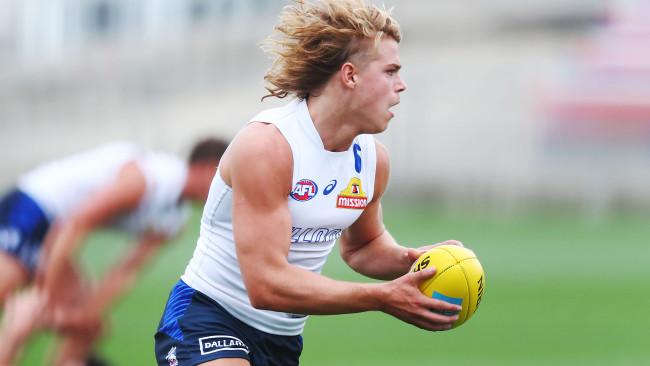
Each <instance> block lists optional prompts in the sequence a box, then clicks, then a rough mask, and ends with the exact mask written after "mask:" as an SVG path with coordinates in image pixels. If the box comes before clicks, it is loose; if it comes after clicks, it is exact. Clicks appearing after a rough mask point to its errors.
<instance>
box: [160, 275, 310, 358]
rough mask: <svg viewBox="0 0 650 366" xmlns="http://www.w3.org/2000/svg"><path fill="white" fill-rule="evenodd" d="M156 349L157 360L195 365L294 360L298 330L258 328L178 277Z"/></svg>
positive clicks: (297, 351) (298, 348)
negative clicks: (280, 332)
mask: <svg viewBox="0 0 650 366" xmlns="http://www.w3.org/2000/svg"><path fill="white" fill-rule="evenodd" d="M155 352H156V360H157V361H158V365H159V366H194V365H198V364H201V363H204V362H208V361H211V360H216V359H219V358H243V359H246V360H248V361H249V362H250V363H251V365H252V366H294V365H296V366H297V365H298V360H299V358H300V353H301V352H302V336H300V335H297V336H282V335H275V334H269V333H265V332H262V331H260V330H257V329H255V328H253V327H251V326H249V325H247V324H245V323H243V322H242V321H241V320H239V319H237V318H235V317H233V316H232V315H230V313H228V312H227V311H226V310H225V309H224V308H223V307H222V306H221V305H219V304H218V303H217V302H216V301H214V300H212V299H211V298H209V297H208V296H206V295H204V294H203V293H201V292H199V291H196V290H195V289H193V288H191V287H190V286H188V285H187V284H186V283H185V282H183V281H182V280H181V281H178V283H177V284H176V286H174V288H173V289H172V291H171V293H170V294H169V299H168V300H167V305H166V306H165V311H164V313H163V315H162V319H161V320H160V324H159V326H158V331H157V332H156V335H155Z"/></svg>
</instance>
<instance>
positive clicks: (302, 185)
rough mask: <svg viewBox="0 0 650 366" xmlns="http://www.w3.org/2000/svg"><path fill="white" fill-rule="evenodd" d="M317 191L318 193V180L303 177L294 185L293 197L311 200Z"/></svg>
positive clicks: (298, 199) (301, 200)
mask: <svg viewBox="0 0 650 366" xmlns="http://www.w3.org/2000/svg"><path fill="white" fill-rule="evenodd" d="M316 193H318V186H317V185H316V182H314V181H313V180H311V179H301V180H299V181H298V183H296V186H295V187H293V190H292V191H291V198H293V199H294V200H296V201H300V202H303V201H309V200H310V199H312V198H314V197H315V196H316Z"/></svg>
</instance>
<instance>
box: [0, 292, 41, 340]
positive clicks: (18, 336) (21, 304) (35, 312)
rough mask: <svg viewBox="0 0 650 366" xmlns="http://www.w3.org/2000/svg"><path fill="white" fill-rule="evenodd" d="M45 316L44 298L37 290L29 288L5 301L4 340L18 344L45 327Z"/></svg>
mask: <svg viewBox="0 0 650 366" xmlns="http://www.w3.org/2000/svg"><path fill="white" fill-rule="evenodd" d="M47 315H48V314H47V313H46V312H45V297H44V296H43V294H42V293H41V292H40V291H38V290H37V289H35V288H30V289H28V290H25V291H23V292H21V293H18V294H16V295H14V296H12V297H11V298H9V299H8V300H7V304H6V306H5V312H4V315H3V324H2V333H3V334H4V336H5V337H7V338H6V340H12V341H14V342H17V343H20V342H21V341H22V340H24V339H27V337H29V336H30V335H31V334H32V333H33V332H34V331H36V330H39V329H41V328H43V327H44V326H45V323H46V318H47Z"/></svg>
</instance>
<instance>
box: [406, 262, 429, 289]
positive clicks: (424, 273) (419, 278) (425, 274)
mask: <svg viewBox="0 0 650 366" xmlns="http://www.w3.org/2000/svg"><path fill="white" fill-rule="evenodd" d="M435 274H436V268H435V267H433V266H431V267H428V268H425V269H423V270H421V271H417V272H412V273H410V274H409V275H410V276H412V278H413V279H414V280H415V283H416V284H417V285H419V284H421V283H422V282H424V281H426V280H428V279H429V278H431V277H433V276H434V275H435Z"/></svg>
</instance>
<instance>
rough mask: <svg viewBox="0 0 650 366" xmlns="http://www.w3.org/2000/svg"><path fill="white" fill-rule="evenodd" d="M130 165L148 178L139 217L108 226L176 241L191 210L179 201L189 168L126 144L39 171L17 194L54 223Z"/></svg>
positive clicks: (125, 217) (127, 216)
mask: <svg viewBox="0 0 650 366" xmlns="http://www.w3.org/2000/svg"><path fill="white" fill-rule="evenodd" d="M131 161H135V162H136V164H137V165H138V167H139V168H140V169H141V170H142V173H143V174H144V176H145V180H146V184H147V188H146V191H145V195H144V197H143V198H142V200H141V202H140V204H139V206H138V208H137V209H136V210H135V211H133V212H130V213H128V214H125V215H123V216H120V217H119V218H118V219H117V220H115V221H114V222H111V223H107V224H108V225H110V226H111V227H114V228H117V229H119V230H123V231H126V232H129V233H133V234H136V235H140V234H144V233H147V232H153V233H157V234H160V235H164V236H167V237H172V236H175V235H176V234H177V233H178V232H179V231H180V230H181V229H182V228H183V226H184V225H185V223H186V222H187V220H188V219H189V214H190V208H189V205H188V204H187V203H184V202H181V201H180V197H181V193H182V189H183V186H184V184H185V180H186V179H187V165H186V164H185V162H183V161H182V160H181V159H179V158H177V157H175V156H172V155H168V154H163V153H154V152H145V151H142V150H140V149H139V148H138V147H137V146H135V145H133V144H130V143H127V142H118V143H112V144H107V145H102V146H99V147H97V148H94V149H91V150H88V151H85V152H81V153H77V154H75V155H71V156H69V157H65V158H62V159H58V160H54V161H52V162H49V163H45V164H43V165H41V166H39V167H37V168H36V169H34V170H33V171H31V172H29V173H27V174H26V175H24V176H22V177H21V178H20V179H19V181H18V189H20V190H21V191H22V192H24V193H25V194H27V195H28V196H30V197H31V198H32V199H33V200H34V201H35V202H36V203H37V204H38V205H39V207H40V208H41V209H42V210H43V211H44V212H45V214H46V215H47V216H48V217H49V219H50V221H54V220H65V218H66V216H68V215H69V214H70V213H71V212H72V211H73V210H74V209H75V208H76V207H77V206H78V205H79V204H80V203H81V202H82V201H83V200H85V199H86V198H88V197H89V196H90V195H91V194H93V193H94V192H96V191H97V190H98V189H101V188H102V187H103V186H105V185H107V184H109V183H110V182H111V181H112V180H114V179H115V178H116V177H117V174H118V173H119V171H120V169H121V168H122V167H123V166H124V164H126V163H128V162H131Z"/></svg>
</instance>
